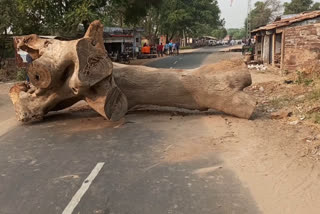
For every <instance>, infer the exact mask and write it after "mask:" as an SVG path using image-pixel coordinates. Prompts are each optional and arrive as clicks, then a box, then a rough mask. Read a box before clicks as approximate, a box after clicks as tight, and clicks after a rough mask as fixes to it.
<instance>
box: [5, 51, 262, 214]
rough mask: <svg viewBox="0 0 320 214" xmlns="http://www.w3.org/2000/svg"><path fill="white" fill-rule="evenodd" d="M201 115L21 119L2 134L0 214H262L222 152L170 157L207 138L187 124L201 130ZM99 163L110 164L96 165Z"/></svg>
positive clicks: (182, 64) (197, 60) (185, 61)
mask: <svg viewBox="0 0 320 214" xmlns="http://www.w3.org/2000/svg"><path fill="white" fill-rule="evenodd" d="M212 54H217V53H215V49H208V50H206V52H202V53H201V52H200V53H192V54H183V55H180V56H174V57H170V58H166V59H161V60H159V61H156V62H153V63H150V64H149V65H148V66H154V67H165V68H170V67H173V68H195V67H198V66H200V65H201V64H202V63H203V62H204V60H205V59H206V58H207V57H208V56H209V55H212ZM176 61H177V62H176ZM175 62H176V63H175ZM11 116H12V115H11ZM202 116H203V115H202ZM202 116H201V115H200V116H199V115H198V116H197V115H192V116H186V117H183V116H174V117H173V116H172V114H171V113H156V112H133V113H130V114H128V115H127V116H126V118H125V120H123V121H121V122H120V123H116V124H112V123H110V122H107V121H106V120H104V119H103V118H101V117H100V116H99V115H97V114H96V113H95V112H93V111H90V110H89V111H88V110H86V111H84V110H83V111H75V112H72V111H64V112H58V113H52V114H50V115H48V116H47V117H46V119H45V121H43V122H41V123H34V124H29V125H21V124H20V125H18V126H17V127H15V128H14V129H13V130H11V131H9V132H7V133H5V134H3V135H2V136H0V214H22V213H23V214H29V213H30V214H51V213H52V214H53V213H65V214H68V213H74V214H90V213H99V214H101V213H102V214H111V213H112V214H166V213H167V214H209V213H210V214H212V213H214V214H232V213H234V214H236V213H240V214H242V213H246V214H250V213H252V214H257V213H259V210H258V208H257V206H256V203H255V201H254V200H253V199H252V197H251V195H250V193H249V191H248V190H247V188H246V187H245V186H244V185H243V184H242V183H241V182H240V181H239V180H238V178H237V177H236V176H235V174H234V173H233V172H232V171H231V170H229V169H228V167H225V166H224V163H223V161H222V160H221V159H220V158H219V152H218V151H210V153H208V154H207V155H205V156H203V157H201V158H198V159H196V160H187V159H183V160H180V159H178V157H177V159H175V155H174V154H173V156H170V157H171V158H168V152H169V151H171V149H172V148H174V147H175V146H177V145H180V144H183V140H181V139H183V138H177V136H181V135H186V137H187V138H188V139H191V138H192V137H197V136H199V139H201V132H200V133H199V132H197V133H192V131H188V132H186V133H184V132H183V130H184V128H183V126H184V124H193V125H194V126H198V127H199V126H200V125H201V124H200V123H199V122H198V121H200V117H202ZM213 116H215V115H213ZM217 117H220V116H219V115H217ZM179 130H180V131H179ZM181 130H182V131H181ZM191 130H192V129H191ZM197 138H198V137H197ZM179 139H180V140H179ZM98 163H102V164H104V165H103V166H102V165H101V164H100V165H98V166H100V168H99V169H97V168H96V167H97V164H98Z"/></svg>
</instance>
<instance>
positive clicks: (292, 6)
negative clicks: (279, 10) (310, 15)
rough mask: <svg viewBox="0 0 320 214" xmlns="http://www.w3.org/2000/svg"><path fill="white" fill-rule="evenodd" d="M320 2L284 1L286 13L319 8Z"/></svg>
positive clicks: (311, 0)
mask: <svg viewBox="0 0 320 214" xmlns="http://www.w3.org/2000/svg"><path fill="white" fill-rule="evenodd" d="M319 8H320V3H313V0H291V2H290V3H289V2H286V3H284V14H297V13H301V12H305V11H313V10H319Z"/></svg>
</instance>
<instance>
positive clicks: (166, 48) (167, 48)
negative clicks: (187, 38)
mask: <svg viewBox="0 0 320 214" xmlns="http://www.w3.org/2000/svg"><path fill="white" fill-rule="evenodd" d="M168 51H169V44H168V43H167V44H165V45H164V54H167V55H168Z"/></svg>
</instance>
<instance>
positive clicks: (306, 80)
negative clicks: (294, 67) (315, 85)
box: [296, 71, 313, 86]
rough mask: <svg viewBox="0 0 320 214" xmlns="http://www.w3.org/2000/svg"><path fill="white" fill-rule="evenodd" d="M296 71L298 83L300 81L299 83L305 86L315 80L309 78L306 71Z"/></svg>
mask: <svg viewBox="0 0 320 214" xmlns="http://www.w3.org/2000/svg"><path fill="white" fill-rule="evenodd" d="M296 73H297V80H296V83H298V84H299V85H301V84H303V85H305V86H309V85H311V83H312V82H313V79H310V78H308V77H307V76H306V74H305V73H303V72H301V71H296Z"/></svg>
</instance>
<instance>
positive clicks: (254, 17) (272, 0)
mask: <svg viewBox="0 0 320 214" xmlns="http://www.w3.org/2000/svg"><path fill="white" fill-rule="evenodd" d="M280 10H281V2H280V1H279V0H265V1H258V2H256V3H255V5H254V9H253V10H252V11H251V13H250V15H249V19H250V22H251V30H253V29H256V28H258V27H261V26H263V25H266V24H268V23H269V22H271V21H273V20H274V19H275V18H276V16H278V15H279V12H280ZM244 29H247V19H246V20H245V27H244Z"/></svg>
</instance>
